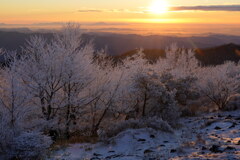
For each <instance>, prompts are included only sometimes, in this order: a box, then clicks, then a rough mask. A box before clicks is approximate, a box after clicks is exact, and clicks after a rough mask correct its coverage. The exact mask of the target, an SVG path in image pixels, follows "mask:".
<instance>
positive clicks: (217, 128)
mask: <svg viewBox="0 0 240 160" xmlns="http://www.w3.org/2000/svg"><path fill="white" fill-rule="evenodd" d="M214 129H216V130H219V129H222V128H221V127H218V126H216V127H215V128H214Z"/></svg>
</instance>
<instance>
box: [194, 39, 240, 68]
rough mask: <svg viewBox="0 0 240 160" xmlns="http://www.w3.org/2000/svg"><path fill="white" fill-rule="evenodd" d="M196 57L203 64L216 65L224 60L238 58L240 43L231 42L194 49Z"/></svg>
mask: <svg viewBox="0 0 240 160" xmlns="http://www.w3.org/2000/svg"><path fill="white" fill-rule="evenodd" d="M196 53H197V54H196V57H197V59H199V60H200V61H201V62H202V63H203V64H205V65H218V64H222V63H224V62H225V61H234V62H238V61H239V60H240V45H236V44H233V43H230V44H227V45H222V46H219V47H213V48H207V49H196Z"/></svg>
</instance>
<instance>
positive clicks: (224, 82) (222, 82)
mask: <svg viewBox="0 0 240 160" xmlns="http://www.w3.org/2000/svg"><path fill="white" fill-rule="evenodd" d="M239 74H240V73H239V65H237V64H234V63H232V62H228V63H225V64H223V65H219V66H212V67H204V68H202V69H201V71H200V72H199V73H198V77H199V83H198V86H199V90H200V91H201V93H202V94H203V95H204V96H206V97H208V98H209V100H211V101H212V102H213V103H215V104H216V105H217V106H218V108H219V109H221V110H224V109H226V107H227V106H226V105H227V103H228V100H229V98H230V96H231V95H233V94H236V93H237V92H238V91H239Z"/></svg>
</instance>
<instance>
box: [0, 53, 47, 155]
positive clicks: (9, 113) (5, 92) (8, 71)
mask: <svg viewBox="0 0 240 160" xmlns="http://www.w3.org/2000/svg"><path fill="white" fill-rule="evenodd" d="M8 58H11V61H10V62H9V64H8V65H9V67H8V68H4V69H2V70H1V76H2V77H1V81H0V93H1V94H0V153H2V155H3V156H4V157H0V158H4V159H11V158H22V157H21V156H20V155H21V154H23V153H24V155H25V159H30V158H31V157H32V156H40V157H41V155H42V154H44V151H45V150H46V149H47V148H48V147H49V146H50V144H51V140H50V139H45V140H44V141H42V140H41V138H43V137H45V136H44V135H43V134H42V133H41V132H40V130H41V127H39V126H38V125H37V124H38V123H35V122H36V120H38V121H39V119H38V114H37V113H36V112H37V110H36V108H35V107H34V106H33V105H32V104H31V103H30V101H31V98H32V97H31V94H28V93H27V92H26V90H25V86H24V82H23V81H22V79H21V75H20V72H19V71H18V69H19V64H21V63H20V61H21V60H19V58H18V57H16V56H14V54H12V53H11V57H8ZM38 127H39V128H38ZM24 132H26V133H29V134H32V133H37V134H38V135H36V134H35V135H34V134H32V135H33V136H32V137H31V138H33V139H35V140H36V141H38V140H39V141H41V144H46V145H44V146H42V147H40V145H41V144H40V143H39V144H33V143H32V142H29V141H26V142H24V143H28V145H35V148H37V149H38V151H37V149H34V148H31V152H36V151H37V153H41V154H34V155H33V154H32V153H30V149H29V148H24V146H23V145H22V146H21V147H20V148H17V146H16V144H19V143H20V141H19V136H21V135H22V134H23V133H24ZM28 138H30V137H28ZM46 138H47V137H46ZM38 147H40V148H38Z"/></svg>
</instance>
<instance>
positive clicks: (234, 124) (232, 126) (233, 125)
mask: <svg viewBox="0 0 240 160" xmlns="http://www.w3.org/2000/svg"><path fill="white" fill-rule="evenodd" d="M236 125H237V123H235V122H233V124H232V125H231V126H230V127H229V128H234V127H235V126H236Z"/></svg>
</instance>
